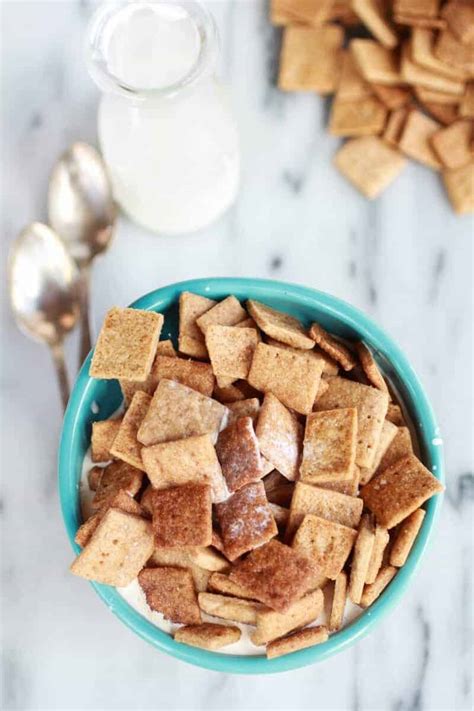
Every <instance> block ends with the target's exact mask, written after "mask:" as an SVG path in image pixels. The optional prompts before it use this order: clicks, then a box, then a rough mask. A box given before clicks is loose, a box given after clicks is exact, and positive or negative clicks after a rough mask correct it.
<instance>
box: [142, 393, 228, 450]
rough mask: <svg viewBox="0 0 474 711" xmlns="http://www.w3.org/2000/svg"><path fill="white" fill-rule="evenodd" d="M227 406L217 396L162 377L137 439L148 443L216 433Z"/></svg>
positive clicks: (225, 414) (225, 415) (147, 445)
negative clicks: (202, 392)
mask: <svg viewBox="0 0 474 711" xmlns="http://www.w3.org/2000/svg"><path fill="white" fill-rule="evenodd" d="M227 412H228V410H227V408H226V407H224V405H221V404H220V403H219V402H217V401H216V400H213V399H212V398H209V397H206V396H205V395H201V393H198V392H196V391H195V390H192V389H191V388H188V387H187V386H186V385H181V384H180V383H176V382H175V381H173V380H161V381H160V383H159V385H158V387H157V388H156V391H155V394H154V395H153V398H152V401H151V403H150V407H149V408H148V412H147V414H146V416H145V419H144V420H143V422H142V424H141V426H140V429H139V430H138V435H137V439H138V441H139V442H141V443H142V444H144V445H145V446H146V447H149V446H151V445H152V444H158V443H159V442H170V441H172V440H176V439H184V438H185V437H194V436H197V435H203V434H210V435H211V436H214V437H216V436H217V433H218V432H219V430H220V429H221V426H222V424H223V422H224V419H225V418H226V417H227Z"/></svg>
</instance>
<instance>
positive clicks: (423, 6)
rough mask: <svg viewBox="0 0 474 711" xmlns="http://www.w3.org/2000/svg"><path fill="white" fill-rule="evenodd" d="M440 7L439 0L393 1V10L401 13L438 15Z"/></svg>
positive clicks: (422, 15) (425, 15)
mask: <svg viewBox="0 0 474 711" xmlns="http://www.w3.org/2000/svg"><path fill="white" fill-rule="evenodd" d="M438 9H439V0H394V2H393V11H394V12H395V13H396V14H401V15H403V14H407V15H415V16H420V17H436V16H437V14H438Z"/></svg>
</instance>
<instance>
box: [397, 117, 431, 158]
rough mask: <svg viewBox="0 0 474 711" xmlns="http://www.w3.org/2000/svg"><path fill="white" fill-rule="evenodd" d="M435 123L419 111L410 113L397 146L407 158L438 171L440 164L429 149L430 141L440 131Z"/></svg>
mask: <svg viewBox="0 0 474 711" xmlns="http://www.w3.org/2000/svg"><path fill="white" fill-rule="evenodd" d="M440 128H441V127H440V125H439V123H438V122H437V121H435V120H434V119H432V118H430V117H429V116H426V115H425V114H423V113H422V112H421V111H418V110H416V109H414V110H413V111H410V113H409V115H408V117H407V120H406V122H405V126H404V128H403V132H402V135H401V137H400V141H399V142H398V145H399V146H400V150H401V151H402V152H403V153H405V155H407V156H408V157H409V158H412V159H413V160H416V161H418V162H419V163H423V164H424V165H427V166H428V167H430V168H434V170H439V169H440V167H441V163H440V161H439V160H438V157H437V155H436V153H435V152H434V150H433V149H432V147H431V139H432V137H433V136H434V135H435V133H436V132H437V131H438V130H439V129H440Z"/></svg>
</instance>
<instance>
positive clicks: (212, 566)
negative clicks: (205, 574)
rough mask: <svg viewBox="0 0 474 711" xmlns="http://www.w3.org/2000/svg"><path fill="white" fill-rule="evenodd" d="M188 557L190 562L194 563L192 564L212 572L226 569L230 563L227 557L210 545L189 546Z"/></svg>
mask: <svg viewBox="0 0 474 711" xmlns="http://www.w3.org/2000/svg"><path fill="white" fill-rule="evenodd" d="M213 540H214V539H213ZM189 559H190V560H191V561H192V563H194V565H198V566H199V567H200V568H204V570H210V571H212V572H222V571H224V570H225V571H226V570H228V569H229V567H230V563H229V561H228V560H227V558H224V556H223V555H221V554H220V553H219V552H218V551H216V550H215V549H214V548H213V547H211V546H207V547H205V548H203V547H201V546H199V547H197V548H190V549H189Z"/></svg>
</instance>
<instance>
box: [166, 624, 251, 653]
mask: <svg viewBox="0 0 474 711" xmlns="http://www.w3.org/2000/svg"><path fill="white" fill-rule="evenodd" d="M241 635H242V632H241V631H240V629H239V628H238V627H234V625H218V624H215V623H214V622H203V623H202V624H200V625H190V626H187V627H180V628H179V629H177V630H176V632H175V633H174V638H175V640H176V642H181V643H182V644H189V645H190V646H191V647H199V648H200V649H209V650H211V651H213V652H215V651H216V650H217V649H222V647H227V646H228V645H229V644H234V643H235V642H238V641H239V639H240V637H241Z"/></svg>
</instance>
